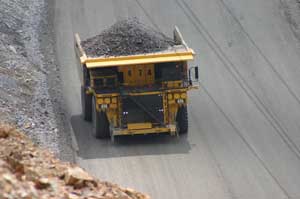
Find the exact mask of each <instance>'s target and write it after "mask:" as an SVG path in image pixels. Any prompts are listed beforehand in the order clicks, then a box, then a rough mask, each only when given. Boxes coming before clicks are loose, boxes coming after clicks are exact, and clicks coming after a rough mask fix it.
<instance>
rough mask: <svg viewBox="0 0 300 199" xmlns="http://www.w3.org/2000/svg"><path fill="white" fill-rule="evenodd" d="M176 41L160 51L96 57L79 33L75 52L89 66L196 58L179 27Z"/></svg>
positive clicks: (97, 66) (175, 36) (176, 29)
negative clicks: (84, 45)
mask: <svg viewBox="0 0 300 199" xmlns="http://www.w3.org/2000/svg"><path fill="white" fill-rule="evenodd" d="M174 43H176V44H175V45H173V46H170V47H168V49H166V50H162V51H159V52H153V53H144V54H135V55H125V56H106V55H103V56H99V57H94V56H93V55H91V54H88V53H87V52H86V50H85V49H84V48H83V46H82V41H81V39H80V36H79V34H75V52H76V53H77V56H78V57H79V58H80V62H81V64H85V65H86V67H87V68H101V67H109V66H123V65H134V64H147V63H163V62H176V61H188V60H192V59H193V58H194V54H195V53H194V51H193V50H192V49H191V48H189V47H188V46H187V44H186V43H185V41H184V40H183V38H182V35H181V33H180V32H179V29H178V28H177V27H175V29H174Z"/></svg>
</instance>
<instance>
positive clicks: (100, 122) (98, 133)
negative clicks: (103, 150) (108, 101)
mask: <svg viewBox="0 0 300 199" xmlns="http://www.w3.org/2000/svg"><path fill="white" fill-rule="evenodd" d="M92 113H93V114H92V122H93V130H92V132H93V136H94V137H96V138H100V139H103V138H108V137H109V136H110V133H109V121H108V119H107V115H106V113H105V112H103V111H100V112H98V111H97V110H96V102H95V98H92Z"/></svg>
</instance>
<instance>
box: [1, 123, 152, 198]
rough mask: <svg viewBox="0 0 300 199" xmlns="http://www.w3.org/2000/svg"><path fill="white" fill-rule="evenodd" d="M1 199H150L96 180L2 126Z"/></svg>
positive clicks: (20, 134) (6, 126) (16, 132)
mask: <svg viewBox="0 0 300 199" xmlns="http://www.w3.org/2000/svg"><path fill="white" fill-rule="evenodd" d="M0 198H3V199H6V198H7V199H21V198H26V199H29V198H30V199H35V198H36V199H43V198H45V199H46V198H47V199H49V198H66V199H80V198H82V199H83V198H85V199H88V198H90V199H97V198H99V199H104V198H107V199H114V198H115V199H149V196H146V195H144V194H142V193H139V192H136V191H134V190H132V189H124V188H120V187H118V186H117V185H115V184H112V183H109V182H102V181H99V180H96V179H94V178H93V177H92V176H90V175H89V174H88V173H87V172H85V171H84V170H83V169H81V168H80V167H78V166H76V165H73V164H70V163H63V162H60V161H59V160H58V159H56V158H55V157H54V155H53V153H50V152H48V151H47V150H45V149H40V148H38V147H37V146H36V145H35V144H33V143H32V142H31V140H30V139H29V138H28V137H27V136H25V135H24V134H22V133H20V132H18V131H17V130H15V129H14V128H12V127H11V126H8V125H0Z"/></svg>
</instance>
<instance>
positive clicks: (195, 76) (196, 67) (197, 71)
mask: <svg viewBox="0 0 300 199" xmlns="http://www.w3.org/2000/svg"><path fill="white" fill-rule="evenodd" d="M192 70H194V71H193V73H194V74H193V76H194V77H193V78H192ZM198 80H199V69H198V66H194V67H191V68H190V69H189V84H190V85H192V82H195V81H198Z"/></svg>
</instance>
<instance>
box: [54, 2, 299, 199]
mask: <svg viewBox="0 0 300 199" xmlns="http://www.w3.org/2000/svg"><path fill="white" fill-rule="evenodd" d="M297 6H298V5H297V1H296V0H295V1H293V0H287V1H285V0H278V1H261V0H252V1H247V0H212V1H206V0H164V1H161V0H139V1H138V0H137V1H134V0H114V1H104V0H60V1H58V0H57V1H56V4H55V18H54V22H55V32H56V41H57V44H56V50H57V55H58V61H59V64H60V66H61V68H60V72H61V76H62V81H63V93H64V99H65V102H66V105H67V107H66V110H67V112H68V113H67V114H68V116H69V119H70V120H71V123H72V127H73V129H74V132H75V135H76V139H77V142H78V145H79V151H78V153H77V162H78V163H79V164H80V165H81V166H82V167H84V168H86V169H87V170H88V171H89V172H91V173H93V174H94V175H95V176H97V177H99V178H100V179H104V180H110V181H113V182H116V183H118V184H121V185H123V186H128V187H134V188H135V189H137V190H140V191H143V192H146V193H149V194H150V195H151V196H152V197H153V198H156V199H166V198H172V199H177V198H178V199H182V198H191V199H192V198H193V199H198V198H210V199H212V198H217V199H219V198H222V199H223V198H235V199H236V198H238V199H254V198H255V199H263V198H264V199H270V198H272V199H285V198H300V189H299V187H300V150H299V149H300V133H299V132H300V122H299V121H300V67H299V63H300V56H299V55H300V51H299V40H298V39H297V38H299V37H298V36H299V35H297V34H298V32H299V31H298V30H297V28H298V27H299V26H298V25H297V23H296V21H297V20H293V17H294V16H299V15H298V14H299V13H298V14H297V13H291V12H298V11H299V10H298V9H295V8H297ZM291 8H293V9H291ZM128 17H138V18H139V20H141V21H142V22H143V23H145V24H149V25H151V26H153V27H154V28H155V29H156V30H158V31H161V32H163V33H165V34H166V35H169V36H171V34H172V30H173V27H174V26H175V25H177V26H178V27H179V28H180V30H181V32H182V34H183V36H184V38H185V40H186V42H187V43H188V44H190V46H191V47H192V48H193V49H194V50H195V51H196V53H197V58H196V60H195V61H194V62H193V63H191V65H199V66H200V89H199V90H197V91H192V92H191V93H190V106H189V115H190V121H189V122H190V123H189V125H190V132H189V134H188V136H186V137H180V138H172V137H168V136H159V137H149V136H142V137H130V138H124V139H121V140H120V141H119V142H118V143H115V144H113V143H111V142H110V141H109V140H107V141H100V140H95V139H93V138H92V136H91V132H90V131H91V125H90V124H89V123H86V122H84V121H83V120H82V119H81V117H80V113H81V108H80V107H81V105H80V85H79V78H78V74H77V71H76V69H75V56H74V50H73V49H74V48H73V35H74V33H76V32H78V33H79V34H80V35H81V37H82V38H83V39H87V38H89V37H91V36H94V35H96V34H98V33H100V32H101V31H102V30H104V29H106V28H108V27H109V26H110V25H111V24H113V23H115V22H116V21H117V20H120V19H125V18H128Z"/></svg>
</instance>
